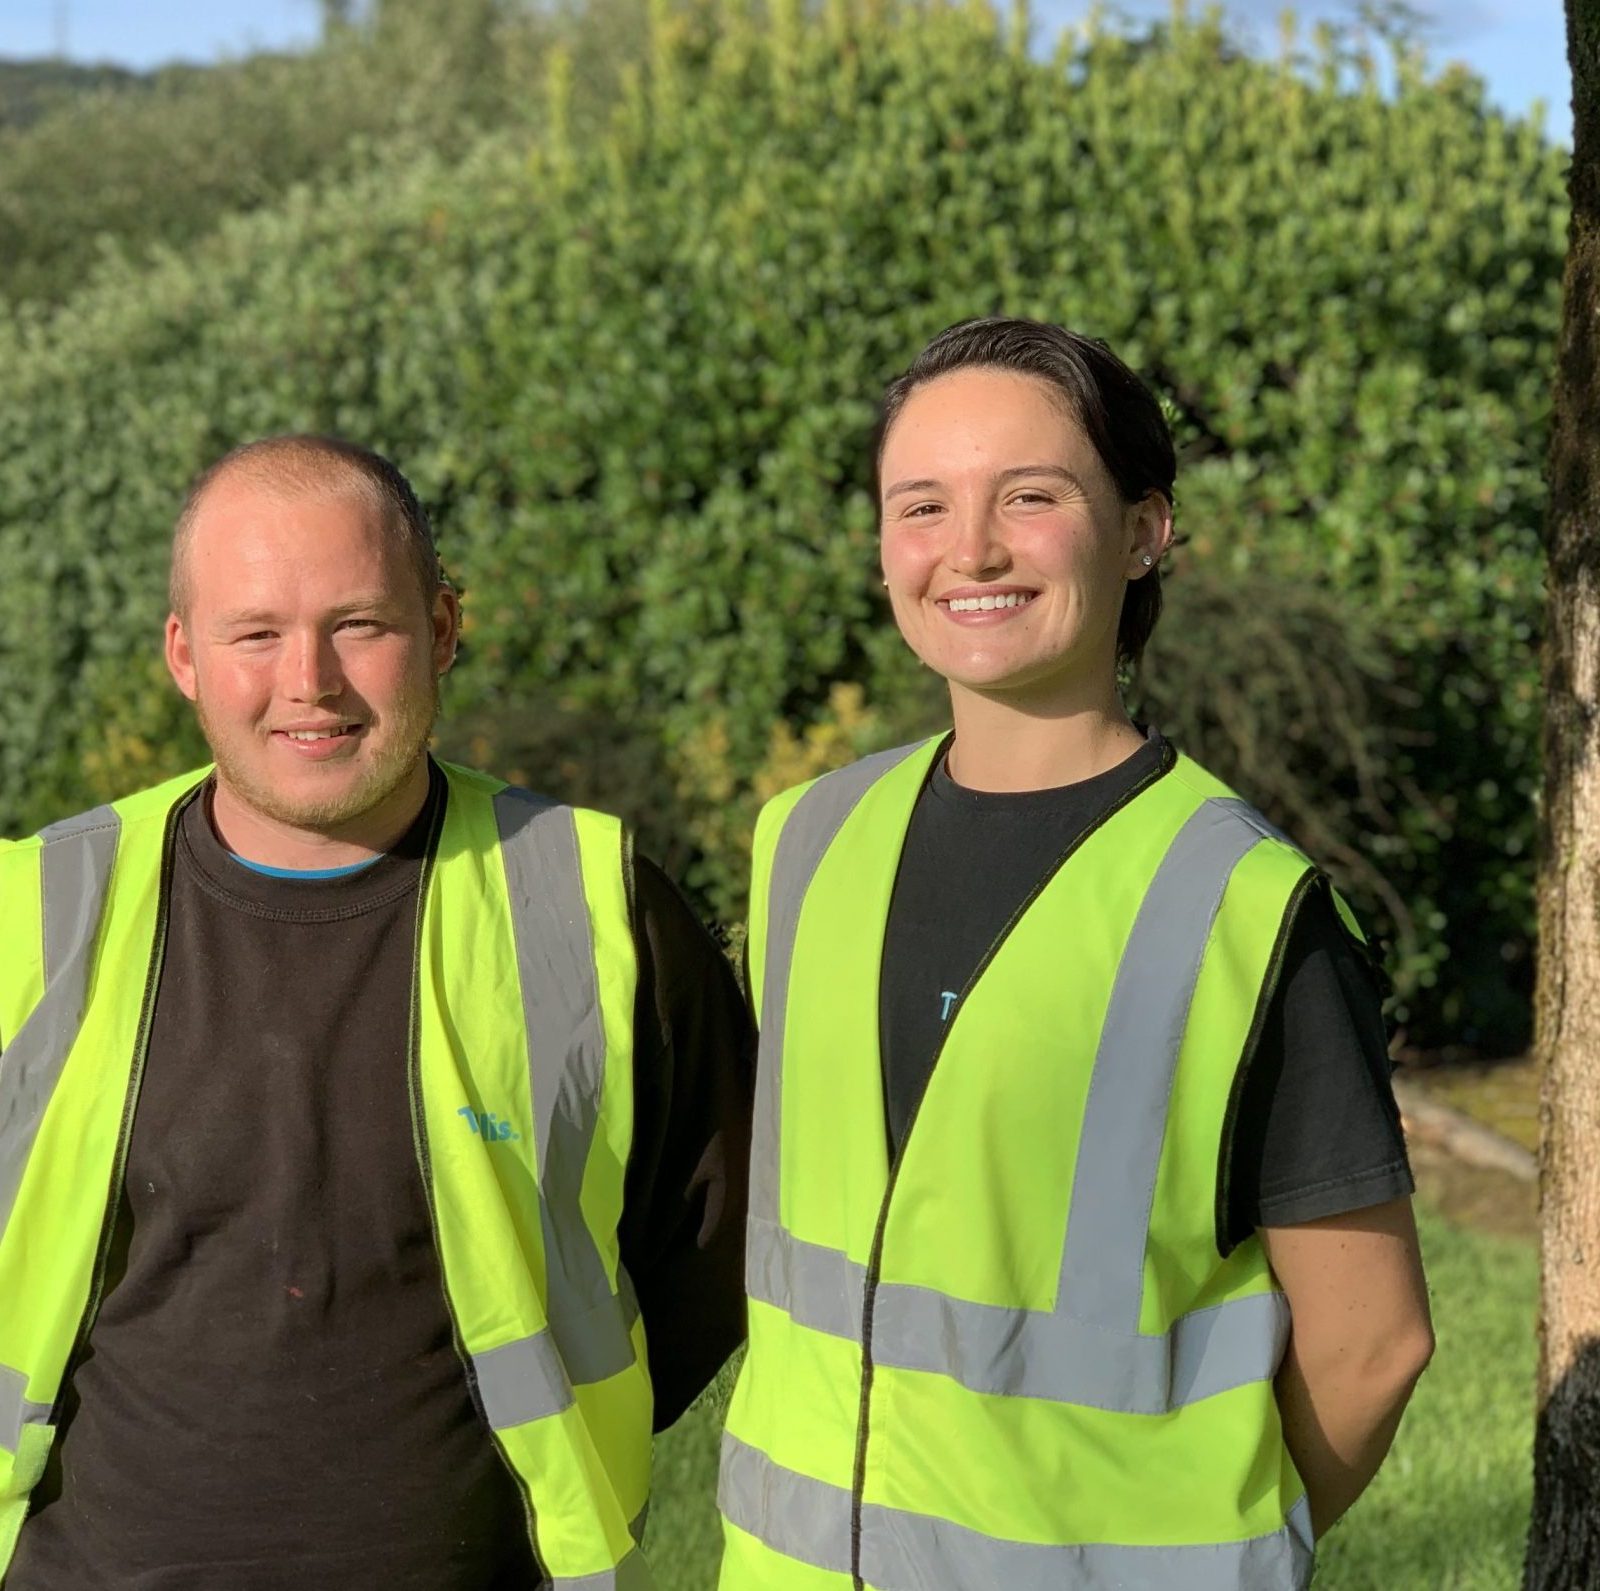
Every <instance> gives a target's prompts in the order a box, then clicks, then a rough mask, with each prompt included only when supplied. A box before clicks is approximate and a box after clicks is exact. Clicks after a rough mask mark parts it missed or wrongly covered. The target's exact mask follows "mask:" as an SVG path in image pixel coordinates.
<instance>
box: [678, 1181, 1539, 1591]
mask: <svg viewBox="0 0 1600 1591" xmlns="http://www.w3.org/2000/svg"><path fill="white" fill-rule="evenodd" d="M1420 1221H1421V1224H1422V1242H1423V1249H1424V1252H1425V1254H1426V1257H1427V1262H1428V1277H1429V1281H1430V1283H1431V1286H1432V1291H1433V1316H1434V1330H1435V1332H1436V1333H1437V1335H1438V1339H1439V1350H1438V1353H1437V1355H1436V1356H1435V1358H1434V1362H1433V1365H1432V1367H1431V1368H1430V1369H1429V1371H1428V1374H1427V1376H1426V1377H1425V1378H1424V1379H1423V1383H1422V1385H1421V1387H1420V1388H1419V1389H1418V1391H1417V1395H1416V1397H1415V1398H1414V1399H1413V1401H1412V1404H1411V1408H1410V1410H1409V1411H1408V1412H1407V1414H1406V1420H1405V1424H1404V1425H1403V1426H1402V1427H1401V1430H1400V1435H1399V1438H1398V1440H1397V1441H1396V1442H1395V1447H1394V1452H1393V1453H1392V1454H1391V1455H1390V1457H1389V1462H1388V1463H1387V1464H1386V1465H1385V1467H1384V1470H1383V1473H1382V1474H1381V1475H1380V1476H1379V1477H1378V1479H1377V1480H1376V1481H1375V1482H1374V1483H1373V1486H1372V1489H1371V1490H1370V1491H1369V1492H1368V1493H1367V1495H1366V1496H1365V1497H1364V1498H1363V1499H1362V1500H1361V1502H1360V1503H1358V1504H1357V1505H1356V1507H1355V1509H1354V1510H1353V1511H1352V1512H1351V1514H1350V1516H1349V1517H1348V1518H1347V1519H1346V1520H1345V1522H1344V1523H1343V1524H1341V1525H1339V1526H1338V1527H1337V1528H1336V1529H1335V1530H1334V1531H1333V1532H1332V1534H1331V1535H1330V1536H1329V1538H1328V1540H1327V1542H1326V1543H1325V1545H1324V1547H1323V1549H1322V1551H1321V1552H1319V1554H1318V1564H1319V1569H1318V1574H1317V1591H1513V1588H1514V1587H1515V1586H1517V1585H1518V1584H1519V1583H1520V1575H1521V1562H1522V1541H1523V1533H1524V1530H1525V1529H1526V1524H1527V1517H1528V1504H1529V1496H1530V1490H1531V1471H1530V1465H1531V1458H1530V1452H1531V1444H1532V1426H1533V1373H1534V1332H1533V1326H1534V1296H1535V1285H1536V1262H1535V1256H1534V1253H1533V1251H1532V1249H1531V1248H1530V1247H1529V1246H1528V1245H1527V1244H1526V1243H1520V1242H1514V1241H1510V1240H1507V1239H1501V1238H1489V1237H1482V1236H1479V1235H1477V1234H1475V1233H1470V1232H1464V1231H1461V1230H1459V1229H1457V1228H1455V1227H1452V1226H1449V1225H1447V1224H1446V1223H1445V1222H1444V1221H1443V1220H1441V1219H1439V1218H1438V1217H1436V1216H1431V1215H1430V1214H1429V1213H1428V1212H1427V1211H1426V1210H1424V1211H1422V1212H1421V1215H1420ZM719 1394H720V1396H719ZM725 1395H726V1383H725V1381H724V1384H723V1385H721V1386H720V1387H718V1388H714V1389H713V1391H712V1393H711V1394H709V1395H708V1396H707V1398H706V1399H704V1400H703V1401H702V1402H701V1403H700V1404H699V1405H697V1406H696V1408H694V1409H693V1410H691V1411H690V1413H689V1414H688V1415H686V1416H685V1417H684V1418H683V1419H682V1420H680V1421H679V1422H678V1424H677V1425H676V1426H674V1427H673V1429H672V1430H671V1431H669V1432H667V1434H666V1435H665V1436H663V1437H661V1438H660V1439H659V1440H658V1442H657V1443H656V1484H655V1503H654V1506H653V1508H652V1510H651V1517H650V1534H649V1538H648V1545H649V1549H650V1561H651V1565H652V1567H653V1568H654V1569H655V1572H656V1580H657V1583H658V1585H659V1586H660V1588H661V1591H709V1588H710V1587H711V1586H712V1585H713V1584H714V1581H715V1575H716V1564H717V1554H718V1542H719V1538H718V1532H717V1521H716V1509H715V1503H714V1499H715V1494H716V1444H717V1426H718V1411H719V1409H720V1408H721V1405H722V1398H723V1397H725ZM996 1591H1004V1588H996ZM1064 1591H1065V1588H1064ZM1174 1591H1181V1588H1180V1587H1174Z"/></svg>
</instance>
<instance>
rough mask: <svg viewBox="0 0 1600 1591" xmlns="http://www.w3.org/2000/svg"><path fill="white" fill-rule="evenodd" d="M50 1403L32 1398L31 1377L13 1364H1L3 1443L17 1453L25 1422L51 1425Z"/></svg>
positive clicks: (0, 1437) (0, 1439) (0, 1426)
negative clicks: (35, 1400) (29, 1381)
mask: <svg viewBox="0 0 1600 1591" xmlns="http://www.w3.org/2000/svg"><path fill="white" fill-rule="evenodd" d="M49 1423H50V1405H49V1404H48V1403H31V1402H29V1400H28V1378H27V1377H26V1376H25V1375H23V1373H22V1372H21V1371H20V1370H13V1369H12V1368H11V1366H10V1365H0V1447H3V1448H6V1449H7V1450H8V1451H9V1452H12V1453H15V1452H16V1450H17V1446H18V1444H19V1443H20V1442H21V1441H22V1428H23V1427H24V1426H25V1425H48V1424H49Z"/></svg>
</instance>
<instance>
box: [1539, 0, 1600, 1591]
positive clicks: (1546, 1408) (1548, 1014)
mask: <svg viewBox="0 0 1600 1591" xmlns="http://www.w3.org/2000/svg"><path fill="white" fill-rule="evenodd" d="M1567 52H1568V58H1569V59H1570V61H1571V64H1572V100H1573V159H1572V175H1571V192H1572V227H1571V232H1570V234H1569V238H1568V248H1567V269H1566V290H1565V312H1564V316H1563V321H1562V329H1561V348H1560V356H1559V363H1558V367H1557V371H1556V386H1555V430H1554V435H1553V437H1552V440H1551V446H1550V509H1549V519H1548V523H1547V528H1546V540H1547V550H1548V554H1549V565H1548V576H1547V579H1548V593H1549V606H1548V614H1547V631H1546V639H1545V657H1544V702H1545V708H1544V710H1545V729H1544V737H1545V738H1544V781H1545V782H1544V790H1545V796H1544V799H1545V844H1544V856H1543V860H1542V863H1541V868H1540V875H1539V981H1538V989H1537V994H1536V1010H1535V1031H1536V1040H1535V1042H1536V1044H1537V1046H1538V1051H1539V1056H1540V1059H1541V1061H1542V1062H1543V1065H1544V1068H1545V1071H1544V1087H1543V1100H1542V1106H1541V1111H1540V1116H1541V1126H1542V1131H1541V1139H1542V1142H1541V1146H1540V1155H1539V1159H1540V1187H1541V1195H1540V1207H1541V1218H1540V1224H1541V1242H1540V1250H1541V1262H1542V1283H1541V1298H1540V1307H1541V1314H1540V1329H1539V1342H1540V1355H1539V1417H1538V1425H1537V1430H1536V1434H1535V1439H1534V1496H1533V1520H1532V1524H1531V1527H1530V1530H1529V1536H1528V1555H1527V1563H1526V1569H1525V1576H1524V1586H1525V1588H1526V1591H1590V1588H1593V1587H1595V1586H1600V0H1567Z"/></svg>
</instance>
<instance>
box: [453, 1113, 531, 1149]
mask: <svg viewBox="0 0 1600 1591" xmlns="http://www.w3.org/2000/svg"><path fill="white" fill-rule="evenodd" d="M456 1115H458V1116H460V1117H462V1118H463V1119H464V1120H465V1121H466V1124H467V1125H468V1126H469V1127H470V1128H471V1129H472V1131H473V1133H474V1134H475V1135H476V1136H477V1137H479V1138H481V1139H483V1141H484V1142H485V1143H491V1144H494V1143H505V1142H506V1141H507V1140H512V1141H515V1140H516V1139H517V1138H518V1137H520V1136H521V1135H520V1134H519V1133H517V1132H515V1131H514V1130H513V1129H512V1126H511V1123H510V1122H508V1121H501V1120H500V1118H499V1117H498V1116H496V1115H495V1113H494V1112H493V1111H492V1110H490V1111H482V1110H474V1109H473V1108H472V1106H470V1105H463V1106H462V1107H461V1109H460V1110H458V1111H457V1112H456Z"/></svg>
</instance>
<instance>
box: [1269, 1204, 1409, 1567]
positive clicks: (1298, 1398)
mask: <svg viewBox="0 0 1600 1591" xmlns="http://www.w3.org/2000/svg"><path fill="white" fill-rule="evenodd" d="M1260 1235H1261V1241H1262V1245H1263V1246H1264V1247H1265V1249H1266V1252H1267V1259H1268V1260H1269V1261H1270V1263H1271V1265H1272V1269H1273V1271H1274V1272H1275V1273H1276V1275H1277V1278H1278V1283H1279V1285H1280V1286H1281V1287H1282V1288H1283V1290H1284V1292H1285V1294H1287V1295H1288V1299H1289V1307H1290V1309H1291V1310H1292V1311H1293V1317H1294V1323H1293V1327H1292V1329H1291V1331H1290V1336H1289V1348H1288V1352H1287V1353H1286V1354H1285V1355H1284V1360H1283V1364H1282V1366H1281V1367H1280V1368H1279V1371H1278V1379H1277V1393H1278V1408H1279V1410H1280V1411H1281V1413H1282V1416H1283V1434H1284V1439H1285V1441H1286V1442H1287V1443H1288V1446H1289V1452H1290V1454H1291V1455H1292V1456H1293V1458H1294V1462H1295V1467H1296V1468H1297V1469H1298V1470H1299V1471H1300V1478H1301V1479H1302V1480H1303V1481H1304V1482H1305V1483H1306V1494H1307V1497H1308V1499H1309V1501H1310V1504H1311V1523H1312V1529H1313V1530H1314V1531H1315V1533H1316V1535H1317V1536H1318V1538H1319V1539H1320V1538H1321V1537H1322V1536H1323V1535H1324V1534H1325V1533H1326V1532H1327V1530H1328V1528H1329V1526H1331V1525H1332V1524H1334V1522H1335V1521H1336V1520H1338V1519H1339V1517H1340V1516H1341V1515H1342V1514H1343V1513H1344V1512H1345V1510H1346V1509H1347V1508H1349V1506H1350V1505H1351V1504H1352V1503H1353V1502H1354V1501H1355V1500H1356V1498H1358V1497H1359V1496H1360V1495H1361V1493H1362V1492H1363V1491H1364V1490H1365V1489H1366V1486H1367V1483H1368V1482H1369V1481H1370V1480H1371V1479H1372V1477H1373V1476H1374V1475H1375V1474H1377V1472H1378V1466H1379V1465H1380V1464H1381V1463H1382V1462H1383V1457H1384V1454H1386V1453H1387V1452H1388V1451H1389V1444H1390V1443H1391V1442H1392V1441H1393V1440H1394V1433H1395V1429H1396V1427H1398V1425H1399V1424H1400V1415H1401V1413H1402V1412H1403V1411H1404V1409H1405V1406H1406V1402H1407V1400H1408V1399H1409V1398H1410V1396H1411V1389H1412V1388H1413V1387H1414V1386H1415V1385H1416V1383H1417V1378H1418V1377H1419V1376H1420V1375H1421V1374H1422V1372H1423V1370H1424V1369H1425V1368H1426V1367H1427V1363H1428V1360H1429V1358H1430V1357H1431V1356H1432V1354H1433V1327H1432V1324H1431V1322H1430V1321H1429V1318H1428V1293H1427V1287H1426V1284H1425V1283H1424V1281H1423V1276H1422V1256H1421V1253H1420V1252H1419V1250H1418V1248H1417V1229H1416V1225H1415V1223H1414V1222H1413V1221H1412V1218H1411V1201H1410V1200H1409V1199H1395V1200H1392V1201H1391V1202H1389V1203H1388V1204H1377V1205H1373V1206H1372V1207H1371V1208H1369V1209H1365V1210H1352V1211H1350V1212H1349V1213H1348V1214H1345V1215H1335V1216H1328V1217H1326V1218H1325V1219H1323V1220H1320V1221H1308V1222H1307V1223H1306V1224H1305V1225H1304V1226H1283V1227H1263V1228H1262V1229H1261V1234H1260Z"/></svg>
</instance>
